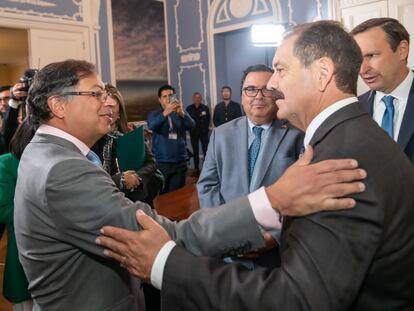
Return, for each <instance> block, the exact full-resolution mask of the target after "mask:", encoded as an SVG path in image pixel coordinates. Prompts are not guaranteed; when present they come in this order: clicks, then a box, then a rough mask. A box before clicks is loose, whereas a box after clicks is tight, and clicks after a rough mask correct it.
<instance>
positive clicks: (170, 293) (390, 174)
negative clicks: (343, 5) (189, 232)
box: [104, 21, 414, 311]
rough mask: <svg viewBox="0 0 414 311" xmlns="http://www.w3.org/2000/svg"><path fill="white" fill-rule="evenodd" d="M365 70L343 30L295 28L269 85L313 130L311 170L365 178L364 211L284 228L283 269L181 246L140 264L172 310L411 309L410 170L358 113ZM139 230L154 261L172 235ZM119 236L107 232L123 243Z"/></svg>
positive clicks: (286, 112) (360, 206) (287, 111)
mask: <svg viewBox="0 0 414 311" xmlns="http://www.w3.org/2000/svg"><path fill="white" fill-rule="evenodd" d="M361 62H362V55H361V51H360V49H359V47H358V45H357V43H356V42H355V41H354V40H353V39H352V37H351V36H350V35H349V34H348V33H347V32H346V31H345V30H344V29H343V28H342V26H341V25H340V24H339V23H337V22H333V21H319V22H315V23H309V24H304V25H299V26H297V27H295V28H293V29H291V30H290V31H288V32H287V33H286V34H285V37H284V40H283V41H282V44H281V46H280V47H278V49H277V51H276V55H275V58H274V61H273V64H274V67H275V74H274V75H273V76H272V78H271V80H270V81H269V85H268V87H272V88H275V89H277V90H279V91H280V92H281V93H282V94H283V98H282V99H279V100H277V102H276V103H277V105H278V107H279V111H278V117H279V118H281V119H283V118H287V119H289V121H290V122H291V123H292V124H293V125H295V126H297V127H298V128H300V129H303V130H306V134H305V144H307V143H309V144H310V145H312V146H313V148H314V151H315V159H314V160H315V161H320V160H323V159H327V158H338V157H343V156H351V157H356V158H357V159H358V161H359V162H360V163H361V164H362V165H363V167H364V168H366V169H367V173H368V175H367V176H368V177H367V185H368V186H367V190H366V191H365V192H363V193H361V194H358V195H355V196H354V198H355V199H356V200H357V207H356V208H355V209H351V210H349V209H348V210H343V211H331V212H321V213H315V214H312V215H308V216H302V217H286V218H285V219H284V221H283V226H284V231H283V233H282V244H281V246H282V249H281V256H282V261H281V268H280V269H272V270H268V269H264V268H262V269H256V270H253V271H248V270H246V269H243V268H241V267H239V266H238V265H225V264H223V263H221V262H220V261H218V260H215V259H211V258H206V257H204V258H197V257H195V256H192V255H191V254H189V253H188V252H186V251H185V250H184V249H182V248H181V247H178V246H176V247H173V248H172V249H171V251H170V252H169V253H168V255H167V256H165V254H163V255H158V256H157V257H156V259H155V262H153V261H151V260H150V259H151V257H150V258H138V257H137V256H136V257H135V258H136V259H138V260H136V261H134V267H135V268H134V267H132V266H131V267H129V268H130V271H132V272H133V273H136V274H137V275H140V276H141V277H144V278H147V279H151V280H153V279H156V277H155V276H156V275H158V273H159V272H160V271H162V292H161V300H162V305H163V306H164V308H165V310H170V311H175V310H180V311H185V310H213V309H214V310H274V309H275V308H279V309H280V310H290V311H295V310H319V311H324V310H327V311H328V310H329V311H334V310H407V311H408V310H413V309H414V298H413V295H412V293H413V292H414V270H413V269H412V263H413V261H414V239H413V237H414V226H413V225H412V224H413V222H414V209H413V205H414V193H413V191H412V189H413V187H414V167H413V166H412V165H411V163H410V162H409V161H408V159H407V157H406V156H405V155H404V153H403V152H402V151H401V149H400V147H399V146H398V145H397V144H396V143H395V142H394V141H393V140H392V139H390V138H389V137H388V136H387V134H386V133H385V132H384V131H383V130H381V129H380V128H379V127H378V125H377V124H376V123H375V121H373V120H372V119H371V118H370V117H369V115H368V114H367V113H366V112H365V111H364V109H363V108H362V107H361V106H360V103H358V100H357V98H356V95H355V94H356V85H357V78H358V72H359V68H360V65H361ZM305 155H306V153H305ZM289 170H290V168H289V169H288V170H287V172H288V171H289ZM258 199H260V198H258ZM142 220H143V221H142V223H143V225H144V228H147V230H144V231H143V232H140V233H139V234H136V233H130V237H134V243H133V244H134V249H136V248H140V251H141V252H150V253H152V252H154V251H155V253H156V252H157V251H158V250H160V249H161V247H162V243H159V242H158V241H159V240H156V239H155V238H153V239H152V240H151V239H150V237H151V236H153V237H154V236H156V237H160V236H162V235H163V234H164V237H165V232H164V233H163V230H162V228H160V227H159V226H158V225H157V224H156V223H154V222H153V221H152V220H151V219H150V218H148V217H145V216H143V217H142ZM240 230H243V228H242V227H241V228H240ZM120 231H122V230H120V229H116V228H105V230H104V232H105V233H106V234H109V235H112V236H113V237H114V238H115V239H118V238H119V237H120V236H121V235H120V234H119V232H120ZM106 242H108V243H106V244H107V245H108V246H110V247H112V248H113V249H114V250H115V251H116V252H119V251H120V252H123V251H128V250H129V249H130V247H128V244H129V243H128V242H129V241H127V242H126V244H122V243H116V242H115V241H114V240H111V239H109V240H107V241H106ZM114 242H115V244H112V243H114ZM168 243H172V242H168ZM164 250H165V248H164ZM161 251H162V250H161ZM165 257H167V258H166V259H163V260H164V261H163V262H162V263H160V261H159V260H160V258H165ZM150 273H151V274H150Z"/></svg>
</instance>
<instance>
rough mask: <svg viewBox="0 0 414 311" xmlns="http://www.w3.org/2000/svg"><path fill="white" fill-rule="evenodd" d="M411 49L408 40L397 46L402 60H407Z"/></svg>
mask: <svg viewBox="0 0 414 311" xmlns="http://www.w3.org/2000/svg"><path fill="white" fill-rule="evenodd" d="M409 49H410V45H409V44H408V42H407V40H402V41H401V42H400V44H399V45H398V46H397V51H396V52H397V53H398V55H399V57H400V60H407V58H408V52H409Z"/></svg>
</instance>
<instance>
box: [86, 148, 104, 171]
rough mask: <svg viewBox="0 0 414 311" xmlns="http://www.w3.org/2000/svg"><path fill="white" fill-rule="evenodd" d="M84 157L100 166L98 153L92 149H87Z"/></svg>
mask: <svg viewBox="0 0 414 311" xmlns="http://www.w3.org/2000/svg"><path fill="white" fill-rule="evenodd" d="M86 158H87V159H88V160H89V161H91V162H92V163H93V164H95V165H96V166H98V167H102V162H101V159H99V157H98V155H97V154H96V153H95V152H93V151H92V150H89V152H88V154H87V155H86Z"/></svg>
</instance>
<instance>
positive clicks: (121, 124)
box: [105, 83, 128, 133]
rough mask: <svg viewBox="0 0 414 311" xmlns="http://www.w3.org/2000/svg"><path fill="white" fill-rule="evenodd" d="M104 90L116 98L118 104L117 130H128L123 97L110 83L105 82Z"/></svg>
mask: <svg viewBox="0 0 414 311" xmlns="http://www.w3.org/2000/svg"><path fill="white" fill-rule="evenodd" d="M105 90H106V91H107V92H108V93H110V94H111V97H112V98H113V99H115V100H116V102H117V103H118V105H119V120H118V121H117V122H116V123H117V125H118V130H119V131H120V132H121V133H127V132H128V119H127V115H126V109H125V102H124V98H123V97H122V95H121V92H119V90H118V89H117V88H116V87H115V86H113V85H112V84H110V83H107V84H105Z"/></svg>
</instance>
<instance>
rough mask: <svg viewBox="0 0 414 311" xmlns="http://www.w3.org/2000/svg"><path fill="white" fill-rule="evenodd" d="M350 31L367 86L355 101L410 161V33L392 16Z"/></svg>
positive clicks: (413, 144) (413, 154) (413, 89)
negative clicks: (357, 100)
mask: <svg viewBox="0 0 414 311" xmlns="http://www.w3.org/2000/svg"><path fill="white" fill-rule="evenodd" d="M351 34H352V35H353V36H354V38H355V40H356V42H357V43H358V45H359V47H360V48H361V51H362V55H363V61H362V65H361V70H360V76H361V78H362V79H363V80H364V81H365V83H366V84H367V85H368V87H369V88H370V89H371V91H369V92H367V93H365V94H363V95H361V96H360V97H359V100H360V101H361V103H362V104H363V105H364V107H365V108H366V109H367V111H369V113H370V114H371V115H372V116H373V118H374V120H375V121H376V122H377V123H378V124H379V125H380V126H381V127H382V128H384V130H386V131H387V132H388V134H389V135H390V136H391V137H392V138H393V139H394V140H395V141H397V142H398V144H399V145H400V146H401V148H402V149H403V150H404V152H405V153H406V154H407V156H408V158H409V159H410V160H411V162H412V163H414V122H413V120H414V74H413V72H412V71H411V70H409V68H408V67H407V58H408V52H409V43H410V35H409V34H408V32H407V30H406V29H405V28H404V26H403V25H401V23H400V22H399V21H398V20H396V19H393V18H388V17H383V18H373V19H369V20H367V21H365V22H363V23H361V24H359V25H358V26H356V27H355V28H354V29H353V30H352V31H351Z"/></svg>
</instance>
